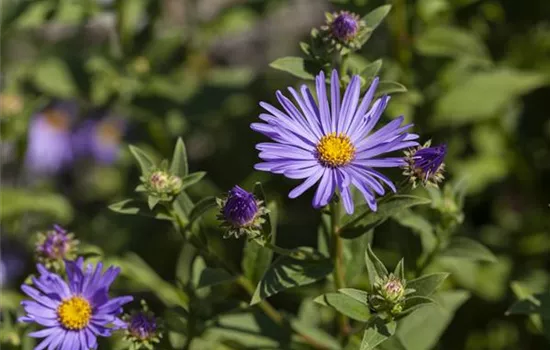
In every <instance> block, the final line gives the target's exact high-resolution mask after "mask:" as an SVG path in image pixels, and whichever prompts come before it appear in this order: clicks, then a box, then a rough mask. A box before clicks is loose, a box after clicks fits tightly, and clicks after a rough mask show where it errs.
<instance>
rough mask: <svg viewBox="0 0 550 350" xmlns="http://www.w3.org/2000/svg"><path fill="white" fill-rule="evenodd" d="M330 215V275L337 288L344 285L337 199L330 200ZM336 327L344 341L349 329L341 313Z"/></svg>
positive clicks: (345, 318)
mask: <svg viewBox="0 0 550 350" xmlns="http://www.w3.org/2000/svg"><path fill="white" fill-rule="evenodd" d="M330 216H331V225H330V231H331V232H330V233H331V240H332V242H331V243H332V244H331V254H330V255H331V258H332V261H333V265H334V269H333V272H332V277H333V280H334V288H335V289H336V290H339V289H341V288H344V287H345V280H344V271H343V261H342V258H343V252H344V247H343V242H342V238H341V237H340V235H339V232H338V231H339V229H340V227H339V225H340V203H339V202H337V201H332V202H331V203H330ZM338 327H339V333H340V340H342V341H344V340H345V338H346V337H347V335H348V333H349V332H348V331H349V325H348V318H347V317H346V316H345V315H343V314H339V315H338Z"/></svg>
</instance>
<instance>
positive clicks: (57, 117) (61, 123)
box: [44, 109, 69, 130]
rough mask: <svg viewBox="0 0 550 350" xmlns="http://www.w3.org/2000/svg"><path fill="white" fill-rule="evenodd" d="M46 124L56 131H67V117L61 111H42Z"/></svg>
mask: <svg viewBox="0 0 550 350" xmlns="http://www.w3.org/2000/svg"><path fill="white" fill-rule="evenodd" d="M44 115H45V116H46V122H47V123H48V124H49V125H50V126H52V127H54V128H55V129H57V130H67V129H69V116H68V115H67V113H65V112H63V111H58V110H55V109H48V110H46V111H44Z"/></svg>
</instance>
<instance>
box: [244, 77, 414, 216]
mask: <svg viewBox="0 0 550 350" xmlns="http://www.w3.org/2000/svg"><path fill="white" fill-rule="evenodd" d="M377 86H378V79H377V78H376V79H374V81H373V82H372V84H371V85H370V87H369V89H368V91H367V92H366V94H365V95H364V97H363V99H362V100H361V99H360V88H361V84H360V80H359V76H353V78H352V79H351V82H350V83H349V85H348V86H347V88H346V90H345V93H344V97H343V99H341V98H340V80H339V77H338V73H337V72H336V71H335V70H334V71H333V72H332V76H331V89H330V102H329V97H328V95H327V91H326V87H325V74H324V73H323V72H320V73H319V75H318V76H317V77H316V95H317V102H316V101H315V99H314V97H313V95H312V93H311V92H310V90H309V89H308V87H307V86H305V85H304V86H302V87H301V89H300V93H298V92H297V91H295V90H294V89H293V88H291V87H289V88H288V90H289V91H290V93H291V95H292V96H293V97H294V99H295V101H296V104H295V103H293V102H292V101H291V100H290V99H288V98H287V97H285V96H284V95H283V94H282V93H281V92H280V91H278V92H277V94H276V95H277V99H278V101H279V103H280V104H281V106H282V110H281V109H278V108H276V107H274V106H272V105H270V104H268V103H265V102H262V103H260V105H261V106H262V107H263V108H264V109H265V110H266V111H267V113H263V114H261V115H260V119H261V120H262V121H263V122H264V123H253V124H252V125H251V128H252V129H253V130H255V131H257V132H260V133H262V134H264V135H265V136H267V137H269V138H270V139H272V140H273V141H274V142H264V143H259V144H257V145H256V149H258V150H259V151H260V154H259V156H260V158H261V159H262V160H263V162H262V163H258V164H256V165H255V169H257V170H261V171H269V172H272V173H275V174H283V175H285V176H286V177H288V178H291V179H305V181H304V182H303V183H302V184H300V185H299V186H297V187H296V188H294V189H293V190H292V191H290V193H289V197H290V198H296V197H298V196H300V195H301V194H302V193H304V192H305V191H306V190H307V189H309V188H311V187H312V186H313V185H315V184H316V183H318V184H319V185H318V186H317V190H316V192H315V195H314V196H313V203H312V204H313V207H315V208H320V207H323V206H326V205H327V204H328V203H329V201H330V200H331V199H332V197H333V195H334V193H335V192H336V191H338V192H339V193H340V196H341V198H342V201H343V203H344V208H345V209H346V212H347V213H348V214H352V213H353V211H354V203H353V200H352V196H351V187H352V186H354V187H356V188H357V189H358V190H359V192H361V194H362V195H363V197H364V198H365V200H366V202H367V204H368V205H369V207H370V208H371V209H372V210H373V211H376V209H377V204H376V199H375V195H383V194H384V193H385V189H384V187H383V185H386V186H387V187H389V188H390V189H391V190H392V191H394V192H395V191H396V188H395V185H394V184H393V183H392V181H391V180H390V179H389V178H387V177H386V176H385V175H383V174H382V173H380V172H378V171H377V170H375V169H376V168H391V167H401V166H403V165H404V164H405V162H404V160H403V158H402V157H387V156H385V154H386V153H389V152H392V151H397V150H401V149H404V148H409V147H412V146H416V145H417V144H418V143H417V142H416V141H414V140H416V139H417V138H418V135H415V134H409V133H406V132H405V131H406V130H407V129H409V128H410V127H411V126H412V125H411V124H409V125H404V126H402V123H403V120H404V118H403V117H399V118H397V119H395V120H393V121H391V122H390V123H388V124H386V125H385V126H383V127H381V128H380V129H378V130H376V131H374V127H375V126H376V125H377V123H378V121H379V120H380V116H381V115H382V112H383V111H384V109H385V108H386V105H387V104H388V101H389V99H390V98H389V97H388V96H383V97H381V98H379V99H377V100H376V101H374V103H372V105H371V102H372V100H373V98H374V93H375V91H376V87H377Z"/></svg>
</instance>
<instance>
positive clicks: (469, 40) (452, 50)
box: [415, 26, 489, 60]
mask: <svg viewBox="0 0 550 350" xmlns="http://www.w3.org/2000/svg"><path fill="white" fill-rule="evenodd" d="M415 46H416V50H418V51H419V52H420V53H421V54H422V55H425V56H446V57H458V56H471V57H475V58H479V59H482V60H489V55H488V52H487V48H486V47H485V45H484V44H483V42H482V41H481V40H480V39H479V38H478V37H477V36H475V34H474V33H473V32H470V31H466V30H463V29H461V28H457V27H448V26H443V27H431V28H429V29H428V30H426V31H425V32H424V33H422V34H421V35H420V36H419V37H418V38H417V39H416V40H415Z"/></svg>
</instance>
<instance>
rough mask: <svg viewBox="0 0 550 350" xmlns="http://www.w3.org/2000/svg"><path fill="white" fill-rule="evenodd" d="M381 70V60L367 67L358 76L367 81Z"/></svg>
mask: <svg viewBox="0 0 550 350" xmlns="http://www.w3.org/2000/svg"><path fill="white" fill-rule="evenodd" d="M380 68H382V60H381V59H379V60H376V61H374V62H372V63H370V64H369V65H367V66H366V67H365V68H364V69H363V70H362V71H361V73H359V75H360V76H361V77H363V78H365V79H367V80H370V79H373V78H374V77H375V76H376V75H377V74H378V72H379V71H380Z"/></svg>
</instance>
